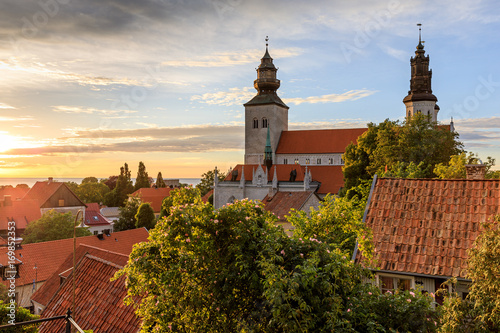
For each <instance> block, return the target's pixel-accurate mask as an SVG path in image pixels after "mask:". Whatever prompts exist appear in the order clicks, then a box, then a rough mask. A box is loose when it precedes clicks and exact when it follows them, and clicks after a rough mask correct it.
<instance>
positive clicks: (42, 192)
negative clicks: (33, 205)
mask: <svg viewBox="0 0 500 333" xmlns="http://www.w3.org/2000/svg"><path fill="white" fill-rule="evenodd" d="M61 187H66V188H67V190H68V191H69V192H70V193H72V194H73V195H74V196H75V198H76V199H77V200H78V201H80V203H81V205H82V206H85V204H84V203H83V202H82V201H81V200H80V199H79V198H78V196H77V195H76V194H74V193H73V191H71V189H70V188H69V187H68V186H67V185H66V184H64V183H61V182H54V181H48V182H47V181H45V182H36V183H35V185H33V187H32V188H31V189H30V190H29V191H28V192H27V193H26V194H25V195H24V197H23V199H33V200H38V202H39V204H40V205H39V207H41V206H42V205H43V204H44V203H45V202H47V200H49V198H50V197H51V196H52V195H54V193H56V192H57V191H58V190H59V189H60V188H61Z"/></svg>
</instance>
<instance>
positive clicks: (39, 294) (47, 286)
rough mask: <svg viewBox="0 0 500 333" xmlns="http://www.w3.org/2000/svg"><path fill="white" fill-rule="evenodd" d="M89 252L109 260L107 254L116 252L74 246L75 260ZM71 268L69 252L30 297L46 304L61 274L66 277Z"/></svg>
mask: <svg viewBox="0 0 500 333" xmlns="http://www.w3.org/2000/svg"><path fill="white" fill-rule="evenodd" d="M86 254H91V255H95V256H98V257H100V258H102V259H105V260H110V259H109V258H108V256H111V258H112V257H113V256H115V255H116V254H117V252H112V251H107V250H103V249H100V248H97V247H95V246H90V245H85V244H81V245H79V246H78V247H77V248H76V262H78V261H80V259H81V258H82V257H83V256H84V255H86ZM120 255H126V256H125V257H126V258H128V256H129V255H130V253H120ZM72 268H73V254H72V253H71V254H70V255H68V256H67V257H66V260H65V261H64V262H63V263H62V264H61V265H60V266H59V268H57V269H56V270H55V271H54V273H53V274H52V275H51V276H50V277H49V278H48V279H47V281H45V283H44V284H43V285H42V286H41V287H40V289H38V290H37V291H36V292H35V293H34V294H33V296H31V299H32V300H33V301H35V302H37V303H39V304H42V305H44V306H47V304H48V303H49V301H50V299H51V298H52V297H53V296H54V295H55V293H56V292H57V289H58V288H59V286H60V285H61V279H60V277H61V276H64V277H67V276H68V275H69V274H70V273H71V271H72Z"/></svg>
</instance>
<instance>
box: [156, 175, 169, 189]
mask: <svg viewBox="0 0 500 333" xmlns="http://www.w3.org/2000/svg"><path fill="white" fill-rule="evenodd" d="M156 187H157V188H163V187H167V185H166V184H165V181H164V180H163V177H162V175H161V172H158V176H156Z"/></svg>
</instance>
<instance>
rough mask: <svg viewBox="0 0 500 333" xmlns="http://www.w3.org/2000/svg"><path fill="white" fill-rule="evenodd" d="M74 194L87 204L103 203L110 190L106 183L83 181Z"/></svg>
mask: <svg viewBox="0 0 500 333" xmlns="http://www.w3.org/2000/svg"><path fill="white" fill-rule="evenodd" d="M74 192H75V194H76V195H77V196H78V197H79V198H80V199H81V200H82V201H83V202H85V203H92V202H97V203H103V202H105V199H104V198H105V197H106V194H107V193H109V192H110V189H109V187H107V186H106V185H105V184H104V183H99V182H83V181H82V183H81V184H80V185H78V187H77V188H76V190H75V191H74Z"/></svg>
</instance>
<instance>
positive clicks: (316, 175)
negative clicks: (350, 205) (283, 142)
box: [224, 164, 344, 194]
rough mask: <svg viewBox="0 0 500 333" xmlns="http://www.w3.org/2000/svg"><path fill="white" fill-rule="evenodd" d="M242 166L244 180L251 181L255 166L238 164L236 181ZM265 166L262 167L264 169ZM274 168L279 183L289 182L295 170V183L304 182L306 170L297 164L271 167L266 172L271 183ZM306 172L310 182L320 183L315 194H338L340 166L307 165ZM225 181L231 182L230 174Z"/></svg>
mask: <svg viewBox="0 0 500 333" xmlns="http://www.w3.org/2000/svg"><path fill="white" fill-rule="evenodd" d="M242 166H244V171H245V180H246V181H252V178H253V170H256V169H257V168H258V165H257V164H245V165H242V164H238V165H236V166H235V167H234V169H236V170H238V176H237V177H236V180H237V181H240V179H241V168H242ZM264 167H265V166H263V168H264ZM274 168H276V176H277V177H278V181H279V182H287V181H289V180H290V172H291V171H292V170H297V177H296V178H295V181H297V182H303V181H304V173H305V170H306V166H305V165H298V164H276V165H273V166H272V167H271V170H269V171H268V174H267V176H268V181H272V180H273V177H274ZM307 170H308V171H309V170H311V174H312V180H313V181H318V182H321V186H320V188H319V190H318V191H317V193H319V194H327V193H338V191H339V190H340V188H341V187H343V186H344V175H343V173H342V166H341V165H309V166H307ZM224 180H225V181H230V180H231V174H229V175H228V176H227V177H226V178H225V179H224Z"/></svg>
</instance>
